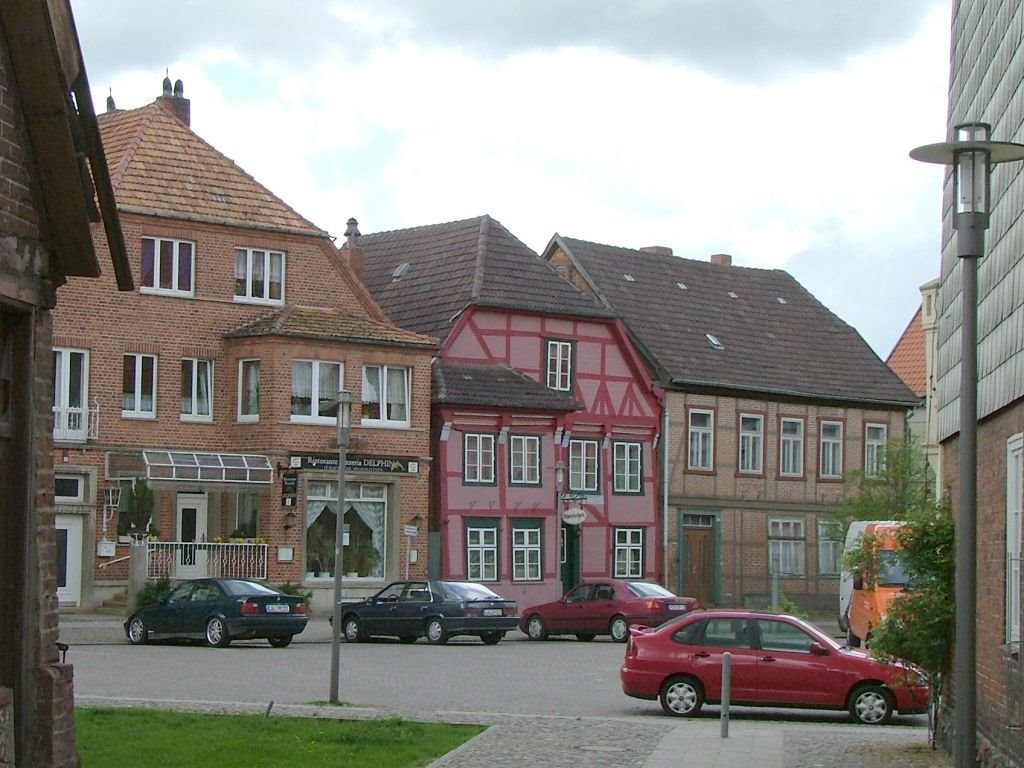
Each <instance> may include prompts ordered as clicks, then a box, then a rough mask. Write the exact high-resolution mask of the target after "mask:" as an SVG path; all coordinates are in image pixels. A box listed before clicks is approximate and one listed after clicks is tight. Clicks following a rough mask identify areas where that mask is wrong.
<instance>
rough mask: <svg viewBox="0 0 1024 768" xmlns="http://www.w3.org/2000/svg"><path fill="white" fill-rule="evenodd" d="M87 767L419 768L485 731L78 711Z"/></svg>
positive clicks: (242, 716)
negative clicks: (416, 767) (335, 767)
mask: <svg viewBox="0 0 1024 768" xmlns="http://www.w3.org/2000/svg"><path fill="white" fill-rule="evenodd" d="M75 730H76V732H77V743H78V752H79V754H80V755H81V757H82V768H123V766H132V768H158V767H159V768H178V767H179V766H180V767H181V768H199V767H200V766H216V768H235V766H237V767H238V768H243V767H244V768H300V766H301V768H311V767H315V768H330V766H345V768H413V767H414V766H424V765H427V764H428V763H430V762H432V761H433V760H435V759H437V758H438V757H440V756H441V755H444V754H446V753H447V752H450V751H451V750H453V749H455V747H457V746H459V745H460V744H462V743H463V742H465V741H467V740H469V739H471V738H472V737H473V736H475V735H476V734H478V733H480V731H482V730H483V728H481V727H479V726H467V725H449V724H447V723H415V722H410V721H408V720H400V719H397V718H394V719H389V720H328V719H315V718H306V717H277V716H271V717H269V718H268V717H264V716H262V715H252V714H240V715H219V714H199V713H194V712H171V711H166V710H157V709H92V708H80V709H76V710H75Z"/></svg>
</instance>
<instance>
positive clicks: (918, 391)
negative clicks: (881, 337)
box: [885, 307, 928, 397]
mask: <svg viewBox="0 0 1024 768" xmlns="http://www.w3.org/2000/svg"><path fill="white" fill-rule="evenodd" d="M885 362H886V364H888V366H889V367H890V368H892V370H893V371H895V372H896V375H897V376H899V377H900V378H901V379H903V383H904V384H906V385H907V386H908V387H910V389H911V390H912V391H913V392H914V394H915V395H917V396H918V397H924V396H925V395H926V394H927V393H928V371H927V362H926V359H925V337H924V326H923V325H921V308H920V307H918V308H917V312H915V313H914V317H913V318H912V319H911V321H910V324H909V325H908V326H907V329H906V330H905V331H903V335H902V336H900V340H899V341H897V342H896V346H895V347H893V349H892V352H890V353H889V358H888V359H887V360H886V361H885Z"/></svg>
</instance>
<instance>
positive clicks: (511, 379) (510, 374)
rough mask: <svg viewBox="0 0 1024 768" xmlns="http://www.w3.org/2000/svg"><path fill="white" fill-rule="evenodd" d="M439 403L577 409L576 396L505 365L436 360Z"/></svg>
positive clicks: (436, 387)
mask: <svg viewBox="0 0 1024 768" xmlns="http://www.w3.org/2000/svg"><path fill="white" fill-rule="evenodd" d="M433 400H434V402H435V403H450V404H453V405H479V406H486V407H497V406H500V407H502V408H524V409H530V410H548V411H577V410H579V409H580V405H579V403H577V402H576V401H575V400H574V399H573V398H571V397H569V396H568V395H566V394H563V393H561V392H556V391H555V390H553V389H548V388H547V387H545V386H544V385H543V384H541V383H540V382H538V381H535V380H534V379H531V378H530V377H529V376H526V375H525V374H522V373H520V372H519V371H517V370H515V369H514V368H510V367H509V366H507V365H504V364H496V365H494V364H474V363H450V362H445V361H442V360H439V359H435V360H434V394H433Z"/></svg>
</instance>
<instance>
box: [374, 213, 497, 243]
mask: <svg viewBox="0 0 1024 768" xmlns="http://www.w3.org/2000/svg"><path fill="white" fill-rule="evenodd" d="M483 218H491V217H490V216H489V215H488V214H486V213H484V214H481V215H479V216H469V217H467V218H465V219H453V220H451V221H439V222H435V223H434V224H418V225H416V226H414V227H395V228H394V229H382V230H380V231H379V232H369V233H367V234H364V235H361V236H360V239H363V238H366V237H377V236H380V235H393V234H395V233H396V232H424V231H426V230H430V229H438V228H440V227H450V226H452V225H453V224H469V223H470V222H478V221H480V220H481V219H483Z"/></svg>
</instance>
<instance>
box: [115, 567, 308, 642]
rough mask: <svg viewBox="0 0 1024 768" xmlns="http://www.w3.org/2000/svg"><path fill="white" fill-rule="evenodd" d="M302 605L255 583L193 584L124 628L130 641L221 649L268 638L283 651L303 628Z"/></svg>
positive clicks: (185, 585)
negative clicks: (168, 641) (171, 641)
mask: <svg viewBox="0 0 1024 768" xmlns="http://www.w3.org/2000/svg"><path fill="white" fill-rule="evenodd" d="M306 620H307V619H306V604H305V602H304V601H303V600H302V598H301V597H296V596H294V595H286V594H284V593H283V592H278V591H277V590H276V589H271V588H270V587H268V586H266V585H265V584H260V583H259V582H258V581H248V580H246V579H193V580H191V581H184V582H182V583H181V584H179V585H178V586H176V587H175V588H174V589H173V590H171V593H170V594H169V595H168V596H167V597H164V598H162V599H161V600H160V601H159V602H156V603H150V604H149V605H145V606H143V607H142V608H139V609H138V610H137V611H135V613H133V614H132V615H131V616H129V617H128V621H126V622H125V623H124V631H125V634H126V635H127V636H128V640H129V641H130V642H131V643H133V644H135V645H139V644H141V643H145V642H147V641H149V640H157V639H175V640H179V639H180V640H202V641H205V642H206V644H207V645H212V646H215V647H217V648H224V647H226V646H227V645H229V644H230V643H231V641H232V640H252V639H254V638H266V639H267V640H268V641H269V642H270V644H271V645H272V646H274V647H275V648H284V647H285V646H286V645H288V644H289V643H290V642H291V641H292V638H293V637H294V636H295V635H297V634H299V633H300V632H301V631H302V630H304V629H305V628H306Z"/></svg>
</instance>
